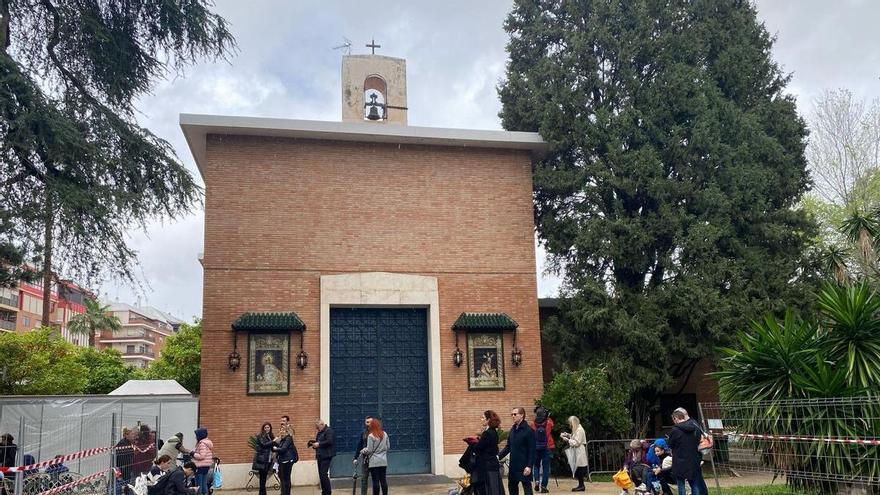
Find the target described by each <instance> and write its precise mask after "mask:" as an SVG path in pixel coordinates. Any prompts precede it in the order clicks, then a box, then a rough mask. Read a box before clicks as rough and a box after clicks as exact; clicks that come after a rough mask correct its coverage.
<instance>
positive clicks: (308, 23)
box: [100, 0, 880, 320]
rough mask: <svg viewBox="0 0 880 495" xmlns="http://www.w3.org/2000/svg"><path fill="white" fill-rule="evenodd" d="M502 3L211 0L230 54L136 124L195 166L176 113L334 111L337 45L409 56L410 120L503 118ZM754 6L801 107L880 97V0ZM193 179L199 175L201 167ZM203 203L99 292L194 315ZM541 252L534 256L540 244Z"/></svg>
mask: <svg viewBox="0 0 880 495" xmlns="http://www.w3.org/2000/svg"><path fill="white" fill-rule="evenodd" d="M510 5H511V4H510V2H507V1H496V0H483V1H479V2H474V1H472V0H465V1H460V0H447V1H445V2H429V1H424V0H409V1H399V2H382V1H376V2H362V1H352V0H333V1H320V2H319V1H312V0H299V1H297V2H290V1H282V0H249V1H247V2H241V1H236V0H218V2H217V5H216V11H217V12H218V13H220V14H221V15H223V16H224V17H225V18H226V19H227V20H228V21H229V22H230V24H231V29H232V32H233V34H234V35H235V37H236V39H237V41H238V52H237V54H236V55H235V56H233V57H231V58H230V60H229V61H228V62H208V63H203V64H201V65H198V66H195V67H191V68H190V69H189V70H188V71H187V73H186V74H184V75H182V76H180V77H176V78H174V79H173V80H168V81H164V82H162V83H161V84H159V85H158V86H157V87H156V88H155V89H154V91H153V93H152V94H151V95H149V96H148V97H146V98H144V99H143V100H142V101H141V102H140V104H139V105H138V107H139V109H140V111H141V115H140V116H139V120H140V123H141V124H142V125H144V126H146V127H148V128H149V129H151V130H152V131H153V132H155V133H156V134H158V135H159V136H161V137H163V138H165V139H166V140H168V141H169V142H171V143H172V144H173V145H174V147H175V149H176V150H177V154H178V156H179V157H180V158H181V159H182V160H183V162H184V163H185V164H186V165H187V166H188V167H189V168H190V169H191V170H192V171H193V173H194V174H195V175H196V176H198V172H197V171H196V168H195V165H194V163H193V160H192V156H191V154H190V152H189V150H188V148H187V147H186V144H185V141H184V139H183V134H182V133H181V131H180V127H179V126H178V117H179V114H180V113H206V114H220V115H243V116H260V117H280V118H292V119H316V120H339V119H340V115H341V95H340V89H339V88H340V63H341V57H342V50H334V49H333V47H335V46H338V45H340V44H342V43H343V40H344V39H345V38H347V39H349V40H351V41H352V53H353V54H359V53H367V52H368V49H367V48H365V47H364V45H365V44H366V43H368V42H369V41H370V39H372V38H375V40H376V42H377V43H378V44H380V45H382V48H380V49H378V51H377V53H379V54H384V55H389V56H394V57H402V58H405V59H406V60H407V76H408V92H409V102H408V103H409V108H410V110H409V123H410V125H416V126H430V127H458V128H473V129H500V128H501V126H500V122H499V119H498V116H497V115H498V111H499V110H500V107H501V105H500V102H499V101H498V96H497V94H496V90H495V88H496V85H497V83H498V81H499V80H500V79H501V77H502V75H503V72H504V62H505V58H506V54H505V51H504V45H505V43H506V40H507V36H506V34H505V33H504V31H503V29H502V23H503V21H504V18H505V16H506V14H507V12H508V10H509V9H510ZM757 5H758V11H759V16H760V18H761V20H762V21H763V22H765V23H766V26H767V29H768V30H769V31H770V32H771V33H773V34H775V35H776V36H777V42H776V46H775V48H774V57H775V59H776V60H777V61H778V62H779V63H781V64H782V65H783V67H784V69H785V70H786V71H787V72H790V73H792V74H793V79H792V82H791V85H790V87H789V89H790V91H791V92H792V93H793V94H795V95H796V96H797V98H798V106H799V107H800V110H801V112H802V113H803V114H804V115H805V116H806V115H808V114H809V112H810V111H811V108H812V102H813V100H814V99H815V98H816V96H818V95H819V94H821V92H822V91H823V90H826V89H833V88H841V87H844V88H849V89H851V90H852V91H853V92H854V93H855V94H856V95H857V96H859V97H861V98H874V97H877V96H878V95H880V79H878V77H880V30H878V29H877V27H876V21H877V19H880V2H877V1H876V0H837V1H835V2H828V1H827V0H760V1H758V2H757ZM199 180H200V179H199ZM203 220H204V216H203V214H202V213H201V212H198V213H195V214H193V215H191V216H189V217H187V218H184V219H181V220H179V221H177V222H174V223H165V224H158V223H157V224H155V225H153V226H151V228H150V229H149V231H148V232H147V233H146V234H145V233H142V232H132V234H131V245H132V246H133V247H134V248H135V249H137V251H138V253H139V257H140V261H141V271H142V279H143V281H144V283H145V288H144V289H143V290H137V291H136V290H133V289H131V288H127V287H125V286H121V285H119V284H117V283H115V282H113V281H108V282H106V283H105V284H104V285H103V286H102V287H101V288H100V293H101V296H102V297H104V298H108V299H111V300H119V301H123V302H129V303H137V302H140V303H141V304H150V305H152V306H155V307H157V308H160V309H162V310H165V311H168V312H171V313H172V314H175V315H177V316H179V317H181V318H184V319H186V320H190V319H192V318H193V317H197V316H199V315H201V306H202V269H201V266H200V265H199V263H198V261H197V256H198V253H199V252H201V251H202V250H203V249H202V244H203V232H204V229H203ZM539 258H540V256H539ZM536 270H537V271H538V277H539V295H540V296H550V295H553V294H554V293H555V291H556V289H557V287H558V278H557V277H554V276H552V275H548V274H544V273H542V272H543V270H542V266H541V262H540V261H539V263H538V266H537V267H536Z"/></svg>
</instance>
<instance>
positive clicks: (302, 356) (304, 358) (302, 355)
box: [296, 332, 309, 370]
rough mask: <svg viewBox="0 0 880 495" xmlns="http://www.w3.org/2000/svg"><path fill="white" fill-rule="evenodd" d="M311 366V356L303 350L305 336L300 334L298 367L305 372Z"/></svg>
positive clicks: (297, 356) (297, 357)
mask: <svg viewBox="0 0 880 495" xmlns="http://www.w3.org/2000/svg"><path fill="white" fill-rule="evenodd" d="M308 365H309V355H308V354H306V351H305V350H304V349H303V334H302V332H300V334H299V354H297V355H296V366H297V367H298V368H299V369H301V370H304V369H306V366H308Z"/></svg>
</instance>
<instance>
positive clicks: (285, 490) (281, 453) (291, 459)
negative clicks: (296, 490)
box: [272, 424, 299, 495]
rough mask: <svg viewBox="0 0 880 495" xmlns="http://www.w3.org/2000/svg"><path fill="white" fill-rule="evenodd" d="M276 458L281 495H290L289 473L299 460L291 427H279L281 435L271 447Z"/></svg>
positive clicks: (288, 425)
mask: <svg viewBox="0 0 880 495" xmlns="http://www.w3.org/2000/svg"><path fill="white" fill-rule="evenodd" d="M272 450H274V451H275V455H277V456H278V478H279V479H280V481H281V495H290V471H291V470H292V469H293V463H295V462H296V461H297V460H299V455H298V454H297V452H296V446H295V445H294V444H293V427H292V426H290V424H286V425H284V426H282V427H281V435H280V436H278V437H277V438H275V447H272Z"/></svg>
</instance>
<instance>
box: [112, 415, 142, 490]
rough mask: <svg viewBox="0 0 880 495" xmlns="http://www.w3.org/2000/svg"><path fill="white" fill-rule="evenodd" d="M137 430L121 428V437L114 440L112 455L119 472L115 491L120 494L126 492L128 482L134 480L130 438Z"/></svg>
mask: <svg viewBox="0 0 880 495" xmlns="http://www.w3.org/2000/svg"><path fill="white" fill-rule="evenodd" d="M136 435H137V432H136V431H134V430H132V429H131V428H123V429H122V438H120V439H119V441H118V442H116V446H115V449H114V450H113V455H114V457H115V461H114V462H115V466H116V468H117V469H119V472H120V473H121V475H120V478H119V482H118V483H117V484H116V493H117V494H121V493H123V492H126V493H127V492H128V484H129V483H133V482H134V477H133V476H132V471H131V467H132V465H133V464H134V443H132V439H133V438H134V437H135V436H136Z"/></svg>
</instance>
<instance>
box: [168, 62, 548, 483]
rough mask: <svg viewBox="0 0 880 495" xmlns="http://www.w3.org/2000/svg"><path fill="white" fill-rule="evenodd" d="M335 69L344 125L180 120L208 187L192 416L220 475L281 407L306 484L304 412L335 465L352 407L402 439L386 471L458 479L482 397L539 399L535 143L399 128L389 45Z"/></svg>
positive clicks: (240, 468) (519, 136)
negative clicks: (196, 399)
mask: <svg viewBox="0 0 880 495" xmlns="http://www.w3.org/2000/svg"><path fill="white" fill-rule="evenodd" d="M342 83H343V89H342V99H343V120H342V121H341V122H324V121H300V120H286V119H268V118H245V117H225V116H209V115H187V114H184V115H181V127H182V128H183V131H184V134H185V135H186V138H187V141H188V143H189V146H190V148H191V150H192V152H193V155H194V157H195V159H196V163H197V165H198V167H199V170H200V172H201V174H202V177H203V179H204V182H205V191H206V202H205V240H204V242H205V243H204V246H205V252H204V257H203V259H202V265H203V267H204V308H203V328H204V338H203V340H202V384H201V396H200V412H199V421H200V423H201V424H202V425H204V426H206V427H207V428H208V430H209V432H210V438H211V439H212V440H213V442H214V446H215V450H216V454H217V455H218V456H219V457H221V458H222V459H223V462H224V465H225V469H224V487H225V486H226V485H227V484H228V485H229V486H230V487H235V486H240V485H243V483H244V480H245V479H246V474H247V471H248V470H249V469H250V463H251V458H252V451H251V450H250V448H249V447H248V437H249V436H251V435H254V434H256V433H257V431H258V430H259V428H260V424H261V423H262V422H263V421H270V422H272V423H273V424H274V425H276V427H277V423H278V421H279V417H280V416H281V415H282V414H287V415H289V416H291V418H292V424H293V426H294V428H295V432H296V435H295V443H296V445H297V448H298V449H299V453H300V462H299V463H298V464H296V466H295V467H294V473H293V481H294V484H309V483H315V482H316V481H317V474H316V469H315V462H314V456H313V454H312V451H311V449H308V448H307V447H306V441H307V440H308V439H310V438H314V434H315V430H314V421H315V420H316V419H317V418H322V419H325V420H327V422H328V423H329V424H330V425H331V427H333V428H334V430H335V432H336V434H337V444H338V450H339V455H338V456H337V457H338V459H337V463H336V464H334V468H333V469H332V470H331V472H334V471H335V474H339V475H341V474H342V473H344V474H345V475H346V476H350V474H351V455H352V454H351V452H352V451H353V445H354V443H356V441H357V433H358V432H359V431H360V429H361V421H362V419H363V416H364V415H365V414H373V415H378V416H379V417H381V418H382V419H383V421H384V423H385V428H386V430H387V431H388V432H389V433H390V438H391V448H392V452H394V451H395V450H397V452H398V453H399V455H398V456H397V457H392V458H391V459H390V460H389V464H390V466H389V472H390V473H394V472H395V469H396V470H397V471H396V472H400V473H418V472H421V473H434V474H447V475H456V474H458V472H459V471H458V466H457V461H458V457H459V455H460V454H461V452H462V451H463V450H464V447H465V444H464V443H463V442H462V440H461V439H462V438H463V437H465V436H467V435H472V434H474V433H476V432H477V431H478V428H479V426H480V422H479V417H480V414H481V413H482V411H483V410H485V409H494V410H496V411H498V412H499V414H501V415H502V417H503V418H507V417H509V416H508V415H507V414H505V413H507V412H508V411H509V409H510V408H511V407H514V406H519V405H522V406H526V407H529V406H530V405H532V404H533V403H534V400H535V399H536V398H537V397H538V396H540V394H541V390H542V358H541V343H540V330H539V319H538V299H537V280H536V274H535V245H534V223H533V222H534V220H533V210H532V208H533V206H532V175H531V170H532V160H533V159H534V157H535V156H536V155H539V154H540V153H542V152H543V151H544V150H545V149H546V143H544V142H543V141H542V140H541V138H540V137H539V136H538V135H537V134H533V133H516V132H503V131H469V130H456V129H436V128H424V127H411V126H408V125H407V124H406V113H407V111H408V109H407V104H406V72H405V64H404V62H403V61H402V60H399V59H393V58H390V57H382V56H377V55H367V56H348V57H345V59H344V60H343V71H342ZM453 327H455V329H453ZM232 353H235V354H237V357H239V358H240V367H238V368H237V369H234V370H233V369H231V366H230V364H231V363H230V358H231V356H230V355H231V354H232ZM456 360H458V362H456ZM517 361H518V362H517ZM303 365H304V366H303ZM344 466H347V467H344Z"/></svg>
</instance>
